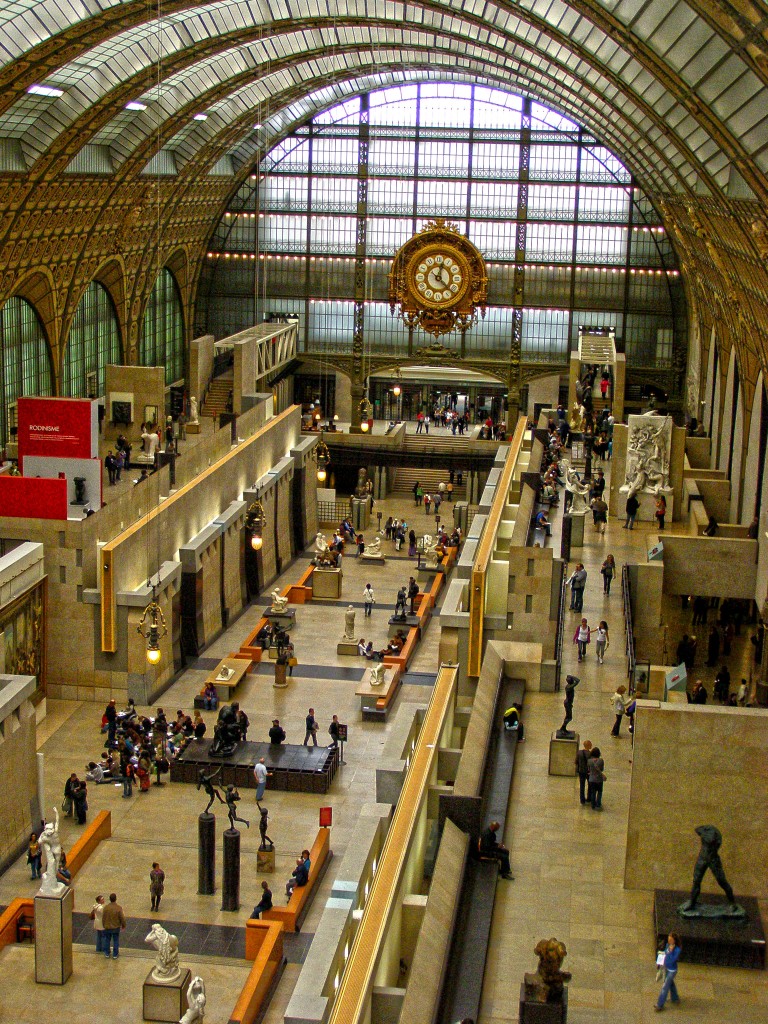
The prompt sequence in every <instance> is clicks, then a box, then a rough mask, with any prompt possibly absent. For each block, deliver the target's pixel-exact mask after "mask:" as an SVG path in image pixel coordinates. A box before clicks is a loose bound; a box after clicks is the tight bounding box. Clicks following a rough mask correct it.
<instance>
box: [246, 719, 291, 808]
mask: <svg viewBox="0 0 768 1024" xmlns="http://www.w3.org/2000/svg"><path fill="white" fill-rule="evenodd" d="M270 733H271V730H270ZM283 735H285V733H283ZM253 777H254V778H255V779H256V803H259V802H260V801H261V799H262V798H263V796H264V790H265V789H266V788H267V765H266V762H265V761H264V758H263V757H260V758H259V760H258V761H257V762H256V765H255V766H254V769H253Z"/></svg>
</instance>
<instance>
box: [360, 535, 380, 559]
mask: <svg viewBox="0 0 768 1024" xmlns="http://www.w3.org/2000/svg"><path fill="white" fill-rule="evenodd" d="M380 557H381V537H375V538H374V539H373V540H372V541H370V542H369V543H368V544H366V545H365V551H364V552H363V558H380Z"/></svg>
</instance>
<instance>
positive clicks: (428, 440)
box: [403, 426, 467, 462]
mask: <svg viewBox="0 0 768 1024" xmlns="http://www.w3.org/2000/svg"><path fill="white" fill-rule="evenodd" d="M403 450H404V451H406V452H445V455H446V462H447V461H448V459H449V458H450V457H451V456H453V457H454V458H455V457H456V456H457V455H458V456H461V455H464V454H466V451H467V437H466V436H464V437H459V435H458V434H457V435H456V437H454V436H453V434H452V433H451V432H450V430H446V429H445V428H444V427H437V429H435V427H432V426H430V428H429V433H428V434H406V435H405V443H404V444H403Z"/></svg>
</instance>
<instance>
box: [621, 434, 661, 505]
mask: <svg viewBox="0 0 768 1024" xmlns="http://www.w3.org/2000/svg"><path fill="white" fill-rule="evenodd" d="M649 421H650V422H649ZM657 424H658V425H657ZM671 431H672V425H671V420H670V418H669V417H668V416H665V417H664V418H663V419H661V420H660V419H659V417H658V416H631V417H630V420H629V439H628V441H627V467H626V473H625V477H624V483H623V484H622V486H621V487H620V490H621V491H622V492H624V493H626V495H627V497H628V498H632V497H634V496H635V495H636V494H638V493H639V492H640V491H647V492H648V493H650V494H659V492H661V491H667V490H670V486H669V443H670V435H671Z"/></svg>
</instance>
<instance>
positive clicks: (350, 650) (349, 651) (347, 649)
mask: <svg viewBox="0 0 768 1024" xmlns="http://www.w3.org/2000/svg"><path fill="white" fill-rule="evenodd" d="M336 653H337V654H339V655H343V656H344V657H352V656H353V655H354V656H355V657H357V655H358V654H359V653H360V652H359V651H358V649H357V641H356V640H349V639H348V638H347V637H342V638H341V640H339V642H338V643H337V644H336Z"/></svg>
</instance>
